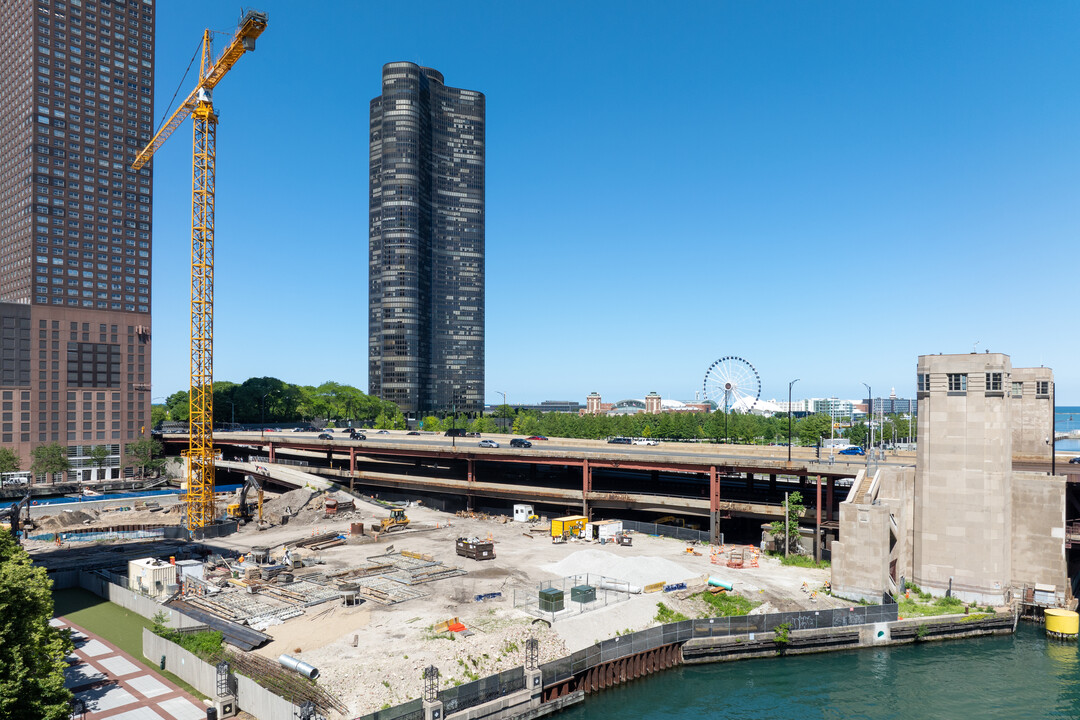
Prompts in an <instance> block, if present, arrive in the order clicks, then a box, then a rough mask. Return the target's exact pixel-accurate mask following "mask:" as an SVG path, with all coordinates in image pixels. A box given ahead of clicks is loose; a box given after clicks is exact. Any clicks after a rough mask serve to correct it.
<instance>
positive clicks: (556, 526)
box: [551, 515, 589, 538]
mask: <svg viewBox="0 0 1080 720" xmlns="http://www.w3.org/2000/svg"><path fill="white" fill-rule="evenodd" d="M588 522H589V518H587V517H585V516H584V515H567V516H565V517H559V518H554V519H552V521H551V537H553V538H567V537H581V535H582V533H584V532H585V524H586V523H588Z"/></svg>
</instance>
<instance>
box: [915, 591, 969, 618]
mask: <svg viewBox="0 0 1080 720" xmlns="http://www.w3.org/2000/svg"><path fill="white" fill-rule="evenodd" d="M925 594H926V595H929V593H925ZM899 605H900V609H899V614H900V615H901V616H902V617H927V616H930V615H954V614H957V613H962V612H964V603H963V602H962V601H961V600H959V599H958V598H954V597H951V598H928V599H927V598H923V597H921V596H919V597H912V598H900V603H899Z"/></svg>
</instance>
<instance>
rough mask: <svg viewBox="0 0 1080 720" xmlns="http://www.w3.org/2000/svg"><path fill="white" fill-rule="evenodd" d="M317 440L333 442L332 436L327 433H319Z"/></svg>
mask: <svg viewBox="0 0 1080 720" xmlns="http://www.w3.org/2000/svg"><path fill="white" fill-rule="evenodd" d="M319 439H320V440H333V439H334V436H333V435H331V434H330V433H328V432H321V433H319Z"/></svg>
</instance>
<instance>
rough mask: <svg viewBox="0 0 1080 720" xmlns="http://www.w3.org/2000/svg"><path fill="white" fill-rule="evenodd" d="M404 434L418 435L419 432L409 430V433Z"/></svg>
mask: <svg viewBox="0 0 1080 720" xmlns="http://www.w3.org/2000/svg"><path fill="white" fill-rule="evenodd" d="M405 434H406V435H419V434H420V431H419V430H410V431H409V432H407V433H405Z"/></svg>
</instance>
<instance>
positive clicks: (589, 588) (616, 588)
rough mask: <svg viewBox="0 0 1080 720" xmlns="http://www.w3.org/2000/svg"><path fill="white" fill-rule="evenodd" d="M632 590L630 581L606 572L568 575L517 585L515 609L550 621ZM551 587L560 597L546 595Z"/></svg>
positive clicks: (625, 597) (596, 607)
mask: <svg viewBox="0 0 1080 720" xmlns="http://www.w3.org/2000/svg"><path fill="white" fill-rule="evenodd" d="M630 590H631V586H630V583H627V582H623V581H622V580H615V579H614V578H609V577H604V576H603V575H593V574H589V573H586V574H583V575H569V576H567V577H564V578H563V579H561V580H551V581H545V582H542V583H539V584H537V585H536V586H534V587H531V588H515V589H514V594H513V601H514V609H516V610H521V611H523V612H526V613H528V614H530V615H533V616H534V617H538V618H541V619H543V620H547V621H548V622H549V623H551V622H555V621H556V620H561V619H563V618H567V617H573V616H575V615H580V614H582V613H586V612H589V611H590V610H599V609H600V608H605V607H607V606H609V605H614V604H615V603H619V602H623V601H625V600H629V599H630ZM638 590H639V591H640V588H638ZM552 591H554V593H555V597H556V598H557V599H550V600H549V599H545V598H544V596H545V593H547V594H548V595H549V596H550V594H551V592H552ZM556 606H558V607H556Z"/></svg>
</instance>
